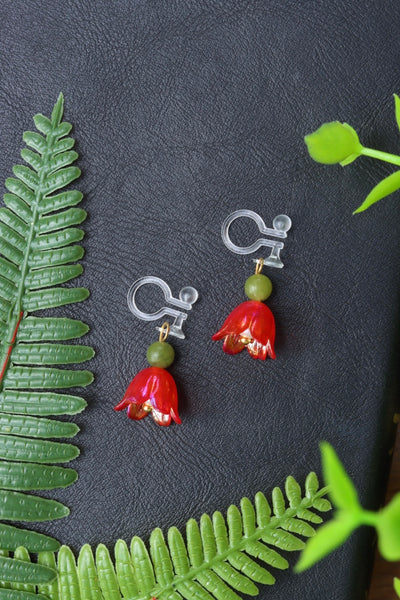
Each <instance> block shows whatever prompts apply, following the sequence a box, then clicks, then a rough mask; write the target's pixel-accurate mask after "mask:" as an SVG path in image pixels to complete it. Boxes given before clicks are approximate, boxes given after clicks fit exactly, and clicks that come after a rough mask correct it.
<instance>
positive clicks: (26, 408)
mask: <svg viewBox="0 0 400 600" xmlns="http://www.w3.org/2000/svg"><path fill="white" fill-rule="evenodd" d="M86 405H87V402H86V400H84V399H83V398H80V397H79V396H70V395H67V394H56V393H54V392H26V391H24V392H19V391H16V390H6V391H4V392H3V393H0V411H1V412H6V413H15V414H19V415H38V416H49V415H75V414H77V413H80V412H82V411H83V410H84V409H85V408H86ZM39 437H47V436H39ZM51 437H54V436H51ZM55 437H57V436H55Z"/></svg>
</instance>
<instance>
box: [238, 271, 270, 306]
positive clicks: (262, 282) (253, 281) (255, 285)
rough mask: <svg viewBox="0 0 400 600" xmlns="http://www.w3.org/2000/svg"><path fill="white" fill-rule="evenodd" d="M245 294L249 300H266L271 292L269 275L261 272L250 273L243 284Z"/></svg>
mask: <svg viewBox="0 0 400 600" xmlns="http://www.w3.org/2000/svg"><path fill="white" fill-rule="evenodd" d="M244 291H245V294H246V296H247V297H248V298H250V300H258V301H259V302H262V301H263V300H266V299H267V298H268V297H269V296H270V295H271V292H272V282H271V280H270V278H269V277H267V276H266V275H263V274H262V273H256V274H255V275H251V276H250V277H249V278H248V279H247V280H246V283H245V285H244Z"/></svg>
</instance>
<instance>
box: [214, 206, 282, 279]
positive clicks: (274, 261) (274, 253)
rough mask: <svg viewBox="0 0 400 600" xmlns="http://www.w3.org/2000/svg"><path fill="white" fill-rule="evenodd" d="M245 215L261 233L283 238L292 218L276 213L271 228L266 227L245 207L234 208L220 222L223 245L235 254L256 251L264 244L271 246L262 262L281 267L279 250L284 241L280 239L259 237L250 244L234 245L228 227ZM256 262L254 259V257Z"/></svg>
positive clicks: (260, 219)
mask: <svg viewBox="0 0 400 600" xmlns="http://www.w3.org/2000/svg"><path fill="white" fill-rule="evenodd" d="M242 217H247V218H249V219H252V220H253V221H254V222H255V223H256V224H257V226H258V229H259V231H260V233H261V234H262V235H268V236H270V237H274V238H279V239H284V238H286V237H287V232H288V231H289V229H290V228H291V226H292V220H291V219H290V217H288V216H287V215H277V216H276V217H275V218H274V220H273V221H272V228H270V227H267V226H266V225H265V223H264V221H263V219H262V218H261V217H260V215H258V214H257V213H255V212H254V211H252V210H248V209H246V208H243V209H240V210H236V211H235V212H233V213H232V214H230V215H229V216H228V217H227V218H226V219H225V220H224V222H223V223H222V227H221V235H222V240H223V242H224V244H225V246H226V247H227V248H228V249H229V250H231V251H232V252H235V253H236V254H252V253H253V252H256V251H257V250H259V249H260V248H261V247H263V246H266V247H268V248H271V253H270V255H269V256H268V257H266V258H264V264H265V265H268V266H269V267H277V268H280V269H281V268H282V267H283V262H282V260H281V258H280V252H281V250H282V248H283V247H284V243H283V242H281V241H276V240H270V239H267V238H264V237H263V238H259V239H257V240H256V241H255V242H253V244H251V245H250V246H245V247H242V246H236V245H235V244H234V243H233V242H232V240H231V238H230V237H229V228H230V226H231V225H232V223H233V222H234V221H235V220H236V219H239V218H242ZM254 262H256V259H254Z"/></svg>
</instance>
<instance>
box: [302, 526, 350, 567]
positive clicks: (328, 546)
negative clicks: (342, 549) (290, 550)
mask: <svg viewBox="0 0 400 600" xmlns="http://www.w3.org/2000/svg"><path fill="white" fill-rule="evenodd" d="M354 528H355V523H354V519H351V518H349V517H348V516H347V515H346V516H344V515H342V516H341V517H339V518H337V519H334V520H332V521H330V522H329V523H327V524H326V525H323V526H322V527H320V528H319V529H318V531H317V533H316V535H315V536H314V537H313V538H311V539H310V540H308V542H307V544H306V547H305V548H304V550H303V552H302V553H301V556H300V560H299V562H298V563H297V565H296V566H295V568H294V570H295V572H296V573H301V572H302V571H305V570H306V569H309V568H310V567H311V566H312V565H314V564H315V563H316V562H318V561H319V560H321V559H322V558H324V557H325V556H326V555H327V554H330V552H333V550H336V548H338V547H339V546H341V545H342V544H343V543H344V542H345V541H346V540H347V538H348V537H349V535H350V534H351V533H352V531H353V529H354Z"/></svg>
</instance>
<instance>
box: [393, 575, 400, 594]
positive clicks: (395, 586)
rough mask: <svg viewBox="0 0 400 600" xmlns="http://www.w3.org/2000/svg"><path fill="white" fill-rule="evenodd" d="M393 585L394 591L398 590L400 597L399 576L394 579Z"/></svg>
mask: <svg viewBox="0 0 400 600" xmlns="http://www.w3.org/2000/svg"><path fill="white" fill-rule="evenodd" d="M393 587H394V591H395V592H396V594H397V596H398V597H399V598H400V579H399V578H398V577H395V578H394V579H393Z"/></svg>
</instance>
